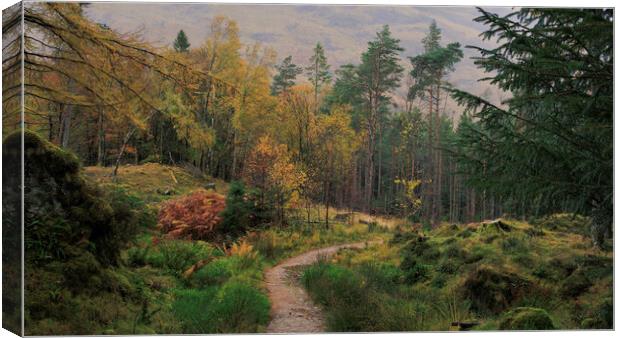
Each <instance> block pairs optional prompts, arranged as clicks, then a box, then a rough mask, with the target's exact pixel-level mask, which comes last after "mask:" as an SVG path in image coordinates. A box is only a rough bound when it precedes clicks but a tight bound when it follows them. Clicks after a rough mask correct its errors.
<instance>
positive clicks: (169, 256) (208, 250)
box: [146, 239, 222, 276]
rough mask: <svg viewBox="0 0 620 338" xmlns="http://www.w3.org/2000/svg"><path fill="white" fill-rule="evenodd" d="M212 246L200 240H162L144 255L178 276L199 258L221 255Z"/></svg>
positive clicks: (153, 264) (148, 260) (147, 260)
mask: <svg viewBox="0 0 620 338" xmlns="http://www.w3.org/2000/svg"><path fill="white" fill-rule="evenodd" d="M221 255H222V253H220V252H218V250H216V249H215V248H214V247H212V246H211V245H209V244H208V243H206V242H202V241H184V240H173V239H172V240H163V241H161V242H159V243H158V244H157V245H156V246H155V247H154V248H153V249H152V250H150V252H149V253H148V254H147V255H146V262H147V263H148V264H150V265H152V266H154V267H157V268H163V269H166V270H168V271H170V272H171V273H172V274H174V275H176V276H180V275H181V274H183V272H185V271H186V270H187V269H188V268H189V267H191V266H192V265H194V264H196V263H197V262H198V261H200V260H206V259H210V258H212V257H216V256H221Z"/></svg>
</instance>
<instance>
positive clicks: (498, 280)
mask: <svg viewBox="0 0 620 338" xmlns="http://www.w3.org/2000/svg"><path fill="white" fill-rule="evenodd" d="M531 288H533V285H532V283H531V282H530V281H528V280H527V279H525V278H523V277H521V276H519V275H517V274H514V273H510V272H506V271H501V270H499V271H498V270H497V268H496V267H490V266H481V267H478V268H476V269H475V270H473V271H472V272H470V273H469V274H468V275H467V277H466V279H465V280H464V282H463V285H462V288H461V290H462V293H463V297H465V298H466V299H469V300H470V301H471V305H472V310H474V311H476V312H478V313H480V314H498V313H500V312H502V311H504V310H505V309H507V308H508V307H510V305H512V304H513V303H515V302H516V301H518V300H519V299H521V298H523V296H525V295H526V293H528V292H531Z"/></svg>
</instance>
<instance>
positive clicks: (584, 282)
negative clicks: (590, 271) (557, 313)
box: [560, 268, 592, 297]
mask: <svg viewBox="0 0 620 338" xmlns="http://www.w3.org/2000/svg"><path fill="white" fill-rule="evenodd" d="M590 286H592V281H590V278H589V277H588V276H587V274H586V272H585V271H584V270H583V269H581V268H579V269H577V270H575V271H574V272H573V273H572V274H571V275H570V276H568V278H566V279H564V280H563V281H562V282H561V284H560V294H561V295H562V296H564V297H577V296H579V295H581V294H582V293H584V292H585V291H586V290H588V289H589V288H590Z"/></svg>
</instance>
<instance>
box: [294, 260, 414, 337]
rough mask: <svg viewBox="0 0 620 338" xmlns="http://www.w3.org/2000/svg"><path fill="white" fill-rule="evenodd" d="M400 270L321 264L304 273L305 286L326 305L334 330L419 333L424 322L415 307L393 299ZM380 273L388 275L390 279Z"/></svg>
mask: <svg viewBox="0 0 620 338" xmlns="http://www.w3.org/2000/svg"><path fill="white" fill-rule="evenodd" d="M397 270H398V269H396V268H395V267H394V266H389V265H383V266H380V265H366V266H365V267H363V266H361V267H359V268H358V270H355V271H354V270H349V269H346V268H343V267H339V266H336V265H332V264H327V263H325V262H319V263H317V264H314V265H311V266H310V267H308V268H307V269H306V270H305V271H304V273H303V275H302V283H303V284H304V286H305V287H306V288H307V289H308V291H309V292H310V294H311V295H312V297H313V298H314V299H315V301H317V302H318V303H320V304H322V305H324V306H325V310H326V317H327V318H326V319H327V325H328V327H329V330H330V331H335V332H376V331H411V330H419V329H420V328H421V327H422V325H423V323H422V321H421V320H420V313H419V312H418V311H417V309H416V308H415V306H414V304H412V303H410V302H407V301H406V300H405V299H402V298H400V297H393V296H391V294H394V292H395V291H396V288H397V285H396V283H395V279H396V280H398V279H400V277H398V275H399V274H400V273H399V272H397ZM380 271H384V272H387V274H386V276H381V273H380ZM384 282H385V284H383V283H384Z"/></svg>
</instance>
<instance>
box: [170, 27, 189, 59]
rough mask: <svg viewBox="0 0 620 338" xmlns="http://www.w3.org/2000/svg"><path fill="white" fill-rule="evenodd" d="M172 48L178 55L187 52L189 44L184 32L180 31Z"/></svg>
mask: <svg viewBox="0 0 620 338" xmlns="http://www.w3.org/2000/svg"><path fill="white" fill-rule="evenodd" d="M173 46H174V50H175V51H177V52H179V53H187V52H189V46H190V44H189V41H188V40H187V35H185V32H184V31H183V30H182V29H181V30H180V31H179V33H178V34H177V37H176V39H174V44H173Z"/></svg>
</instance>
